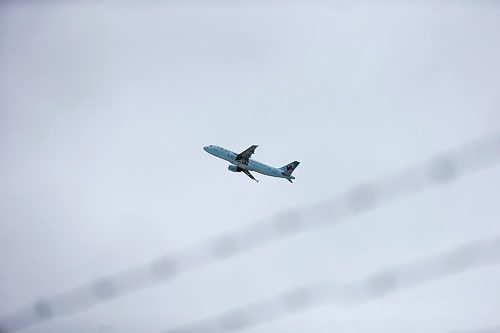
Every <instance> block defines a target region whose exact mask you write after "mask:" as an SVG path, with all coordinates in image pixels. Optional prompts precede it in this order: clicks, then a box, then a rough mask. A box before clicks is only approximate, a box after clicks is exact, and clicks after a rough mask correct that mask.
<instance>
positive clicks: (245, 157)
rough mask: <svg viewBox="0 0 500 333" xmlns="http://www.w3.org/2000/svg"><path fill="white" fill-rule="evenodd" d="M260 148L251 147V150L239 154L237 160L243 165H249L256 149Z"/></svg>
mask: <svg viewBox="0 0 500 333" xmlns="http://www.w3.org/2000/svg"><path fill="white" fill-rule="evenodd" d="M257 147H258V146H256V145H253V146H251V147H250V148H248V149H246V150H245V151H244V152H242V153H240V154H238V155H237V156H236V160H237V161H240V162H241V163H243V164H248V159H249V158H250V156H252V155H253V153H254V152H255V149H256V148H257Z"/></svg>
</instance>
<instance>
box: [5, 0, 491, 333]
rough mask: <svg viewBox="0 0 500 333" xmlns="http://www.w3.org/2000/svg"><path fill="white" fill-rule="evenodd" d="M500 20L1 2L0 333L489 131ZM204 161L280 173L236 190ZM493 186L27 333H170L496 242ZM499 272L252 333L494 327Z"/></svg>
mask: <svg viewBox="0 0 500 333" xmlns="http://www.w3.org/2000/svg"><path fill="white" fill-rule="evenodd" d="M499 59H500V3H499V2H496V1H438V2H435V1H405V2H396V1H382V2H376V3H375V2H371V1H368V2H361V1H353V2H347V1H346V2H329V1H213V2H210V1H144V2H140V1H123V2H121V1H95V2H88V1H80V2H77V1H73V2H64V1H54V2H45V1H21V2H14V1H6V2H2V3H1V4H0V244H1V245H0V318H1V317H2V315H5V314H8V313H10V312H11V311H13V310H16V309H18V308H20V307H22V306H26V305H28V306H29V304H31V303H32V302H33V301H35V300H37V299H39V298H40V297H45V296H50V295H53V294H57V293H59V292H63V291H65V290H68V289H71V288H73V287H76V286H78V285H81V284H82V283H85V282H87V281H89V280H92V279H95V278H97V277H99V276H103V275H106V274H109V273H113V272H115V271H120V270H122V269H126V268H128V267H132V266H135V265H139V264H143V263H145V262H148V261H150V260H153V259H155V258H157V257H158V256H161V255H162V254H164V253H168V252H169V251H171V250H175V249H178V248H182V247H183V246H186V245H189V244H192V243H194V242H196V241H198V240H201V239H205V238H207V237H209V236H212V235H216V234H218V233H220V232H224V231H227V230H232V229H234V228H238V227H240V226H243V225H246V224H248V223H251V222H253V221H256V220H258V219H261V218H266V217H268V216H270V215H272V214H275V213H278V212H280V211H282V210H284V209H288V208H290V207H294V206H297V205H304V204H308V203H312V202H316V201H320V200H324V199H327V198H330V197H332V196H334V195H335V194H337V193H340V192H342V191H343V190H345V189H348V188H350V187H351V186H354V185H356V184H358V183H359V182H362V181H364V180H369V179H372V178H376V177H378V176H381V175H384V174H388V173H391V172H393V171H395V170H398V169H400V168H404V167H405V166H408V165H411V164H413V163H415V162H419V161H422V160H426V159H427V158H429V157H431V156H433V155H434V154H436V153H439V152H440V151H442V150H445V149H449V148H453V147H455V146H457V145H459V144H460V143H463V142H467V141H468V140H471V139H474V138H477V137H481V136H483V135H485V134H491V133H495V132H496V131H499V130H500V80H499V77H500V62H499ZM208 144H215V145H221V146H224V147H226V148H228V149H230V150H233V151H236V152H239V151H242V150H244V149H246V148H247V147H248V146H250V145H252V144H258V145H260V147H259V148H258V149H257V151H256V154H255V155H254V158H255V159H257V160H259V161H262V162H264V163H267V164H270V165H274V166H282V165H285V164H286V163H288V162H291V161H293V160H298V161H300V162H301V164H300V166H299V167H298V168H297V170H296V171H295V172H294V175H295V176H296V177H297V179H296V181H295V183H294V184H290V183H288V182H287V181H285V180H283V179H274V178H269V177H264V176H262V175H258V174H257V175H256V178H257V179H260V182H259V183H255V182H253V181H252V180H250V179H249V178H248V177H246V176H245V175H243V174H235V173H231V172H229V171H228V170H227V164H228V163H226V162H224V161H222V160H218V159H216V158H214V157H212V156H210V155H208V154H207V153H205V152H204V151H203V149H202V147H203V146H205V145H208ZM498 171H499V169H498V168H490V169H487V170H484V171H481V172H479V173H475V174H473V175H471V176H468V177H466V178H461V179H459V180H458V181H456V182H452V183H449V184H446V185H444V186H442V187H438V188H435V189H432V190H430V191H427V192H424V193H418V194H416V195H413V196H411V197H409V198H406V199H404V200H402V201H399V202H397V203H393V204H390V205H387V206H385V207H382V208H380V209H377V210H374V211H372V212H370V213H368V214H365V215H362V216H360V217H359V218H356V219H354V220H352V221H351V222H350V223H348V224H344V225H341V226H339V227H335V228H330V229H323V230H322V231H321V232H311V233H305V234H302V235H299V236H297V237H294V238H290V239H287V240H285V241H283V242H279V243H276V244H273V245H270V246H267V247H265V248H261V249H258V250H255V251H251V252H249V253H245V254H243V255H241V256H238V257H235V258H232V259H230V260H227V261H223V262H219V263H216V264H214V265H211V266H209V267H206V268H204V269H201V270H199V271H196V272H193V273H190V274H188V275H185V276H182V277H180V278H178V279H176V280H174V281H172V282H171V283H168V284H165V285H162V286H158V287H155V288H150V289H146V290H142V291H139V292H137V293H134V294H131V295H128V296H126V297H124V298H119V299H116V300H113V301H111V302H109V303H106V304H102V305H100V306H97V307H94V308H92V309H90V310H88V311H85V312H81V313H79V314H77V315H74V316H69V317H65V318H58V319H56V320H52V321H47V322H44V323H41V324H40V325H38V326H34V327H32V328H29V329H26V330H25V332H56V333H57V332H162V331H164V330H166V329H168V328H171V327H174V326H177V325H181V324H183V323H187V322H190V321H192V320H196V319H199V318H203V317H206V316H209V315H212V314H215V313H218V312H220V311H225V310H228V309H231V308H233V307H237V306H240V305H244V304H247V303H249V302H251V301H254V300H258V299H261V298H263V297H266V296H268V295H269V294H271V293H275V292H277V291H280V290H284V289H286V288H289V287H292V286H296V285H300V284H301V283H308V282H311V281H315V280H319V279H329V278H335V279H337V280H341V281H350V280H352V279H354V278H356V277H359V276H362V275H364V274H367V273H370V272H372V271H374V270H377V269H380V268H383V267H386V266H388V265H392V264H397V263H400V262H404V261H406V260H411V259H413V258H417V257H419V256H421V255H425V254H431V253H434V252H436V251H440V250H443V249H447V248H450V247H453V246H455V245H457V244H461V243H463V242H466V241H469V240H475V239H481V238H482V237H487V236H492V235H495V234H500V224H499V216H500V205H499V195H500V173H499V172H498ZM499 281H500V269H499V268H485V269H482V270H477V271H474V272H469V273H466V274H462V275H458V276H454V277H451V278H448V279H445V280H439V281H436V282H433V283H432V284H429V285H426V286H422V287H418V288H415V289H411V290H406V291H404V292H401V293H397V294H395V295H391V296H389V297H387V298H383V299H380V300H377V301H375V302H372V303H369V304H366V305H363V306H360V307H356V308H336V307H335V308H334V307H320V308H315V309H311V310H310V311H307V312H303V313H299V314H297V315H294V316H289V317H285V318H282V319H280V320H276V321H273V322H271V323H267V324H264V325H261V326H257V327H253V328H250V329H248V330H247V331H248V332H256V333H257V332H259V333H261V332H262V333H267V332H269V333H270V332H304V331H306V330H307V331H311V332H332V331H336V332H346V333H349V332H353V333H354V332H367V331H370V332H403V331H404V332H452V331H456V330H476V329H482V328H484V327H499V325H500V317H499V316H498V314H499V311H498V309H500V283H499Z"/></svg>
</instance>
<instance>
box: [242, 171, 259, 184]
mask: <svg viewBox="0 0 500 333" xmlns="http://www.w3.org/2000/svg"><path fill="white" fill-rule="evenodd" d="M241 171H243V172H244V173H245V175H247V176H248V177H250V178H252V179H253V180H255V181H256V182H257V183H258V182H259V181H258V180H257V179H255V178H254V176H252V174H251V173H250V171H248V170H246V169H242V170H241Z"/></svg>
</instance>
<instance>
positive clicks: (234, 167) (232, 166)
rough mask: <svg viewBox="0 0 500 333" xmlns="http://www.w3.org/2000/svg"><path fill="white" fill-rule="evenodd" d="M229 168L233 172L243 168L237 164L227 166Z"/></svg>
mask: <svg viewBox="0 0 500 333" xmlns="http://www.w3.org/2000/svg"><path fill="white" fill-rule="evenodd" d="M227 169H228V170H229V171H232V172H241V168H240V167H237V166H236V165H230V166H228V167H227Z"/></svg>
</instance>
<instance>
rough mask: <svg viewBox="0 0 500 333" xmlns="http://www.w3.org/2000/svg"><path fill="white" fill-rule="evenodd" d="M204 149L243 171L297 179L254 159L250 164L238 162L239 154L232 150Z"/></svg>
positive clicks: (209, 147) (212, 146) (214, 147)
mask: <svg viewBox="0 0 500 333" xmlns="http://www.w3.org/2000/svg"><path fill="white" fill-rule="evenodd" d="M203 149H204V150H205V151H206V152H207V153H209V154H211V155H214V156H216V157H218V158H221V159H223V160H226V161H228V162H229V163H231V164H233V165H235V166H236V167H239V168H241V169H245V170H248V171H255V172H258V173H260V174H263V175H266V176H272V177H278V178H285V179H288V180H290V179H295V177H294V176H292V175H286V174H283V170H281V169H279V168H275V167H272V166H269V165H267V164H264V163H261V162H258V161H256V160H253V159H248V164H244V163H241V162H240V161H237V160H236V156H238V154H236V153H235V152H232V151H230V150H227V149H225V148H222V147H219V146H214V145H210V146H206V147H203ZM229 170H231V171H235V172H236V168H233V169H232V168H231V166H229Z"/></svg>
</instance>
